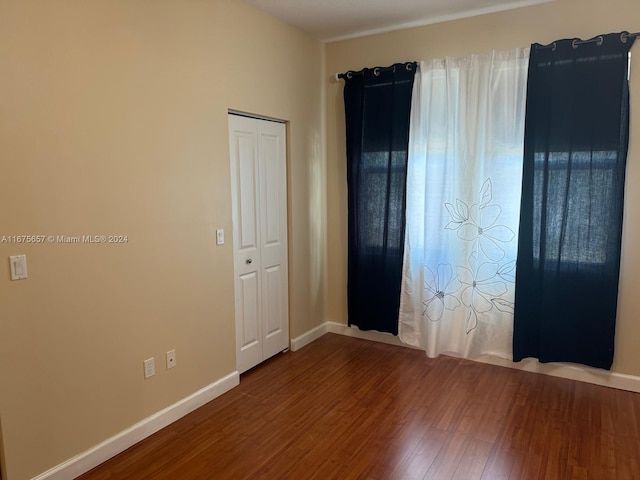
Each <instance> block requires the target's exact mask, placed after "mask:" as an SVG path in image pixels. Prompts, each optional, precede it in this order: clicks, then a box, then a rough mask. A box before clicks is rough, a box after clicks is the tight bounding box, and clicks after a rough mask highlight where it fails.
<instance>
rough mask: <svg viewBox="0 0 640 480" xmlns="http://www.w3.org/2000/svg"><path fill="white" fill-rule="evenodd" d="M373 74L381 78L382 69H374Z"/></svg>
mask: <svg viewBox="0 0 640 480" xmlns="http://www.w3.org/2000/svg"><path fill="white" fill-rule="evenodd" d="M373 74H374V75H375V76H376V77H379V76H380V69H379V68H378V67H376V68H374V69H373Z"/></svg>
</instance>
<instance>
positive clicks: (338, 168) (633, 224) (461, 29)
mask: <svg viewBox="0 0 640 480" xmlns="http://www.w3.org/2000/svg"><path fill="white" fill-rule="evenodd" d="M622 30H628V31H630V32H637V31H640V3H639V2H638V1H637V0H610V1H607V2H603V1H601V0H556V1H554V2H551V3H546V4H542V5H538V6H532V7H526V8H521V9H517V10H512V11H508V12H502V13H495V14H490V15H484V16H480V17H475V18H470V19H465V20H457V21H452V22H447V23H442V24H437V25H431V26H425V27H421V28H414V29H408V30H402V31H397V32H392V33H388V34H383V35H376V36H371V37H366V38H361V39H354V40H348V41H343V42H336V43H331V44H328V45H327V51H326V56H327V60H326V61H327V83H328V85H329V86H328V89H327V164H328V170H327V188H328V192H329V194H328V198H327V201H328V203H327V206H328V208H327V211H328V222H327V225H328V245H329V260H328V273H327V277H328V280H329V282H328V298H329V303H328V311H327V317H328V319H329V320H332V321H335V322H339V323H346V321H347V318H346V317H347V313H346V311H347V309H346V304H347V300H346V276H347V272H346V265H347V263H346V257H347V253H346V252H347V250H346V238H347V233H346V232H347V228H346V220H347V218H346V211H347V207H346V205H347V203H346V159H345V148H344V142H345V141H344V110H343V109H344V106H343V105H344V104H343V100H342V82H340V83H337V82H335V81H331V80H330V76H331V74H334V73H336V72H344V71H346V70H357V69H360V68H363V67H368V66H377V65H380V66H385V65H390V64H392V63H394V62H400V61H408V60H428V59H432V58H444V57H445V56H453V57H455V56H464V55H470V54H472V53H482V52H486V51H490V50H492V49H496V50H504V49H509V48H513V47H523V46H528V45H530V44H531V43H533V42H540V43H549V42H551V41H553V40H556V39H560V38H567V37H569V38H571V37H581V38H591V37H593V36H595V35H598V34H600V33H608V32H617V31H622ZM634 50H635V51H636V53H635V54H636V56H637V57H638V58H640V45H636V46H635V47H634ZM630 88H631V97H632V105H631V109H632V118H631V149H630V152H629V157H628V169H627V175H628V177H627V189H626V217H625V223H624V239H623V257H622V263H623V265H622V272H621V284H620V296H619V302H618V312H619V315H618V324H617V325H618V327H617V335H616V355H615V360H614V365H613V370H614V371H616V372H619V373H626V374H631V375H640V350H639V349H638V347H637V345H638V342H639V341H640V322H638V316H639V315H640V296H638V294H637V287H636V285H637V283H638V282H639V281H640V252H639V251H638V249H637V248H635V247H636V246H637V245H638V244H640V217H638V215H637V214H636V212H637V210H638V206H639V205H640V190H639V189H638V186H639V185H640V113H639V112H640V63H639V62H635V63H634V64H633V65H632V73H631V87H630ZM634 112H635V113H634Z"/></svg>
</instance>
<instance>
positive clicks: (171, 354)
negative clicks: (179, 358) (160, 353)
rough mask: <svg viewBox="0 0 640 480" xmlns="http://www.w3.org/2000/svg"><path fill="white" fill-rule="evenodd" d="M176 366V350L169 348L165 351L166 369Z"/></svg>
mask: <svg viewBox="0 0 640 480" xmlns="http://www.w3.org/2000/svg"><path fill="white" fill-rule="evenodd" d="M175 366H176V351H175V350H169V351H168V352H167V370H169V369H170V368H173V367H175Z"/></svg>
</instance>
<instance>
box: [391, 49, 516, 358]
mask: <svg viewBox="0 0 640 480" xmlns="http://www.w3.org/2000/svg"><path fill="white" fill-rule="evenodd" d="M528 56H529V49H528V48H527V49H514V50H509V51H502V52H496V51H494V52H491V53H488V54H484V55H473V56H470V57H464V58H447V59H445V60H433V61H430V62H421V64H420V70H419V72H418V74H417V75H416V79H415V83H414V90H413V100H412V111H411V128H410V134H409V165H408V174H407V224H406V238H405V253H404V266H403V279H402V294H401V301H400V319H399V336H400V339H401V340H402V341H403V342H405V343H407V344H410V345H414V346H418V347H421V348H423V349H424V350H425V351H426V352H427V355H428V356H430V357H434V356H436V355H438V354H440V353H449V354H454V355H457V356H463V357H475V356H479V355H483V354H490V355H495V356H499V357H503V358H511V356H512V335H513V301H514V285H515V283H514V282H515V259H516V253H517V232H518V220H519V211H520V189H521V180H522V155H523V143H524V114H525V97H526V83H527V66H528Z"/></svg>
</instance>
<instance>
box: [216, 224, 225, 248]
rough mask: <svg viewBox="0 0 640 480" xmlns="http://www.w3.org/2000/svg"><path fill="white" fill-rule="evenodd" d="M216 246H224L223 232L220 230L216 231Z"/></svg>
mask: <svg viewBox="0 0 640 480" xmlns="http://www.w3.org/2000/svg"><path fill="white" fill-rule="evenodd" d="M216 244H217V245H224V230H223V229H222V228H219V229H217V230H216Z"/></svg>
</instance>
